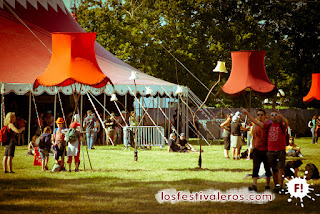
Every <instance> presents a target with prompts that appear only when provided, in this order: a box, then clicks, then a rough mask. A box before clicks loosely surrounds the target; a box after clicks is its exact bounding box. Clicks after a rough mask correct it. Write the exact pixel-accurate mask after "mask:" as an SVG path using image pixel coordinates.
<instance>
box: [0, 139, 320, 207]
mask: <svg viewBox="0 0 320 214" xmlns="http://www.w3.org/2000/svg"><path fill="white" fill-rule="evenodd" d="M310 142H311V140H310V138H301V139H296V144H297V145H299V146H301V147H302V153H303V154H304V158H302V161H303V165H302V167H300V171H299V174H300V175H301V176H302V175H303V174H304V166H305V165H306V164H307V163H310V162H311V163H314V164H315V165H316V166H317V167H318V168H320V159H319V157H318V156H319V155H318V154H320V144H316V145H312V144H311V143H310ZM0 148H1V149H2V150H3V147H0ZM196 148H199V146H196ZM202 148H203V149H204V152H203V154H202V169H198V168H197V167H198V157H199V153H168V152H167V147H166V148H165V150H160V149H159V148H156V147H154V148H152V150H139V151H138V162H134V161H133V160H134V157H133V150H130V151H124V150H123V149H122V147H121V146H116V147H112V146H96V149H95V150H91V151H89V154H90V159H91V163H92V167H93V171H91V170H90V165H89V161H88V158H87V155H86V156H85V159H86V161H85V166H86V170H85V171H84V170H83V164H82V163H81V165H80V169H81V171H80V172H79V173H75V172H72V173H69V172H61V173H51V172H49V171H46V172H41V167H39V166H33V157H32V156H25V154H26V152H27V148H26V146H24V147H16V154H15V158H14V162H13V163H14V171H15V172H16V173H15V174H4V173H3V172H2V171H1V173H0V191H1V193H0V213H45V212H49V213H110V212H111V213H215V212H216V213H235V212H236V213H238V212H241V213H244V212H248V213H257V212H279V213H280V212H281V213H289V212H290V213H292V212H293V213H300V212H304V213H318V211H317V209H320V203H319V202H318V201H319V200H320V197H317V196H314V193H320V180H313V181H309V183H310V184H311V183H312V187H313V188H314V189H315V190H314V191H313V192H312V193H311V196H312V197H314V198H315V199H316V201H315V202H314V201H312V200H310V199H308V198H307V197H305V198H303V199H304V202H303V204H304V208H301V206H300V201H299V200H296V199H293V202H291V203H288V202H287V200H288V199H289V195H276V196H275V199H274V200H273V201H272V202H268V203H266V204H248V203H243V202H226V203H222V202H196V203H192V202H180V203H176V204H171V203H162V204H160V203H158V201H157V200H156V198H155V195H156V194H157V193H158V191H160V190H164V189H175V190H178V191H190V192H199V191H206V190H208V189H214V190H217V191H221V192H226V191H231V192H232V191H235V193H237V190H232V189H241V188H242V189H246V188H247V187H248V185H250V184H251V179H250V178H247V177H246V175H247V174H249V173H251V170H252V161H247V160H237V161H235V160H225V159H224V157H223V145H218V144H215V145H212V146H203V147H202ZM243 150H244V148H243ZM3 151H4V150H3ZM81 157H82V154H81ZM81 161H82V159H81ZM49 162H50V164H49V165H50V167H49V168H51V166H52V164H53V158H52V157H50V160H49ZM264 183H265V180H264V179H260V180H259V186H258V189H259V190H263V188H264ZM296 203H297V205H295V204H296Z"/></svg>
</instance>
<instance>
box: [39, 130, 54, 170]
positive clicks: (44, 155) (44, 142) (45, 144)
mask: <svg viewBox="0 0 320 214" xmlns="http://www.w3.org/2000/svg"><path fill="white" fill-rule="evenodd" d="M51 132H52V130H51V128H50V126H46V127H45V128H44V130H43V134H42V135H41V136H40V137H39V138H37V141H38V142H39V143H38V148H39V153H40V156H41V167H42V171H45V170H48V161H49V151H50V149H51V146H52V143H51Z"/></svg>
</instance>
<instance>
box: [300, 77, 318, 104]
mask: <svg viewBox="0 0 320 214" xmlns="http://www.w3.org/2000/svg"><path fill="white" fill-rule="evenodd" d="M314 99H316V100H320V73H313V74H312V82H311V88H310V91H309V93H308V94H307V96H305V97H304V98H303V102H307V103H309V102H311V101H312V100H314Z"/></svg>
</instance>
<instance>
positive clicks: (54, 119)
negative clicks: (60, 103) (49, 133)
mask: <svg viewBox="0 0 320 214" xmlns="http://www.w3.org/2000/svg"><path fill="white" fill-rule="evenodd" d="M53 103H54V106H53V121H54V123H53V130H55V129H56V122H55V121H56V115H57V94H54V101H53Z"/></svg>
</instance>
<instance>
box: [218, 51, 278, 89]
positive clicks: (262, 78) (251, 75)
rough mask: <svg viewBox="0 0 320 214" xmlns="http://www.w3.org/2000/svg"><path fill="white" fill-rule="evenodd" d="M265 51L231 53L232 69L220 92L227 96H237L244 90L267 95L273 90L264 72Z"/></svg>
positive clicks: (273, 87)
mask: <svg viewBox="0 0 320 214" xmlns="http://www.w3.org/2000/svg"><path fill="white" fill-rule="evenodd" d="M265 53H266V52H265V51H234V52H231V59H232V68H231V73H230V76H229V79H228V80H227V82H226V83H225V85H224V86H223V87H222V90H223V91H224V92H225V93H227V94H229V95H238V94H240V93H242V92H244V91H245V90H246V89H252V90H253V91H255V92H258V93H262V94H268V93H270V92H272V91H273V90H274V89H275V86H274V85H273V84H272V83H271V82H270V80H269V78H268V76H267V73H266V70H265V63H264V57H265Z"/></svg>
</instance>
